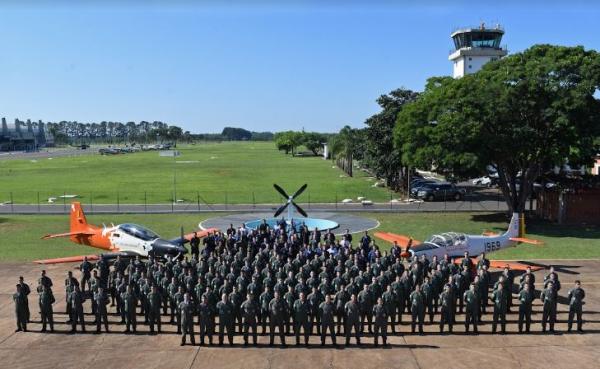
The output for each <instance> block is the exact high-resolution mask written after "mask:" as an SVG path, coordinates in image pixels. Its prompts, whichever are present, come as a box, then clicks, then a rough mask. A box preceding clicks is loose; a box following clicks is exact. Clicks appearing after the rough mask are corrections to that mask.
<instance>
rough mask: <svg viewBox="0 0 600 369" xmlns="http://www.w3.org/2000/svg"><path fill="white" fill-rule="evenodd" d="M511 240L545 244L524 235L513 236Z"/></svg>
mask: <svg viewBox="0 0 600 369" xmlns="http://www.w3.org/2000/svg"><path fill="white" fill-rule="evenodd" d="M510 240H511V241H515V242H522V243H528V244H530V245H543V244H544V243H543V242H542V241H539V240H534V239H531V238H524V237H512V238H511V239H510Z"/></svg>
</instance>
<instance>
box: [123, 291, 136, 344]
mask: <svg viewBox="0 0 600 369" xmlns="http://www.w3.org/2000/svg"><path fill="white" fill-rule="evenodd" d="M121 301H123V310H122V311H123V312H124V314H125V328H126V329H125V333H129V332H131V331H132V330H133V333H135V332H136V328H137V317H136V311H135V310H136V306H137V298H136V296H135V291H134V290H133V288H132V287H131V285H130V284H128V285H127V288H126V290H125V292H123V293H122V294H121Z"/></svg>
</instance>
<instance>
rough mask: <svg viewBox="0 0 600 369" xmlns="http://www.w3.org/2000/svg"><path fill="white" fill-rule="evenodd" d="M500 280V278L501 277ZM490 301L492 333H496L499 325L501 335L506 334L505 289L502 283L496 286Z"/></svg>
mask: <svg viewBox="0 0 600 369" xmlns="http://www.w3.org/2000/svg"><path fill="white" fill-rule="evenodd" d="M501 278H502V277H501ZM492 301H493V302H494V317H493V323H492V332H493V333H496V327H497V326H498V323H500V326H501V329H502V334H505V333H506V310H507V308H508V306H507V304H508V300H507V299H506V289H505V287H504V281H501V282H498V283H497V284H496V289H495V290H494V292H493V293H492Z"/></svg>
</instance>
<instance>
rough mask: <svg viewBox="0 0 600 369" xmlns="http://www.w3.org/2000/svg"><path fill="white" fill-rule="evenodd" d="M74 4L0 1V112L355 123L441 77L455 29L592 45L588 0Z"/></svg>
mask: <svg viewBox="0 0 600 369" xmlns="http://www.w3.org/2000/svg"><path fill="white" fill-rule="evenodd" d="M282 2H283V1H282ZM86 3H87V4H88V5H85V6H76V7H72V6H71V7H69V6H68V5H67V3H59V4H58V5H57V4H56V3H54V2H50V1H44V0H40V1H24V2H23V1H21V2H18V1H15V2H10V0H9V3H3V4H4V5H1V6H0V14H1V15H2V23H1V31H0V51H1V55H0V116H5V117H6V118H7V119H8V120H9V121H12V120H13V119H14V118H20V119H27V118H30V119H32V120H38V119H42V120H44V121H59V120H77V121H81V122H90V121H97V122H99V121H102V120H107V121H109V120H113V121H122V122H126V121H129V120H133V121H140V120H150V121H153V120H161V121H164V122H168V123H172V124H178V125H180V126H182V127H184V129H187V130H190V131H192V132H220V130H221V129H222V128H223V127H224V126H227V125H230V126H238V127H244V128H247V129H251V130H255V131H263V130H271V131H279V130H285V129H300V128H302V127H304V129H306V130H316V131H321V132H332V131H337V130H339V129H340V128H341V127H342V126H343V125H345V124H349V125H351V126H355V127H360V126H362V124H363V122H364V120H365V119H366V118H367V117H369V116H370V115H371V114H373V113H375V112H377V110H378V106H377V105H376V103H375V99H376V98H377V97H378V96H379V95H381V94H383V93H386V92H388V91H390V90H392V89H395V88H398V87H402V86H404V87H407V88H411V89H414V90H422V88H423V85H424V83H425V80H426V79H427V78H428V77H430V76H435V75H450V74H451V71H452V66H451V63H450V62H449V61H448V59H447V57H448V53H449V50H450V49H451V48H452V42H451V39H450V33H451V31H452V30H453V29H454V28H455V27H458V26H464V25H476V24H478V23H479V22H480V21H486V22H488V23H492V22H494V23H495V22H499V23H501V24H502V25H503V26H504V27H505V30H506V34H505V37H504V39H503V43H504V44H506V45H507V46H508V48H509V50H510V51H511V52H516V51H520V50H523V49H525V48H527V47H529V46H531V45H533V44H535V43H552V44H562V45H583V46H585V47H586V48H591V49H596V50H600V21H599V19H600V5H587V3H590V4H593V3H594V2H593V1H590V2H586V1H577V0H574V1H568V2H567V1H565V2H555V3H553V2H551V1H533V2H532V3H530V4H529V5H518V2H511V1H493V2H489V3H490V4H495V5H485V4H486V3H487V2H486V1H477V2H470V1H461V0H457V1H454V2H448V3H451V4H453V5H452V6H450V5H449V4H448V5H447V4H446V2H443V1H422V2H418V1H406V2H402V1H396V2H393V1H371V2H364V3H363V2H360V1H350V2H347V3H346V5H341V3H338V2H336V1H321V2H318V1H296V2H291V3H287V5H285V6H282V5H278V3H279V2H269V1H261V2H258V3H254V5H253V6H249V5H245V4H246V3H249V1H241V0H239V1H236V0H233V1H229V3H230V4H233V5H229V6H222V5H219V4H218V2H216V1H215V2H205V3H203V4H200V5H199V4H197V3H193V2H185V1H174V2H172V3H168V2H161V1H153V2H151V5H143V4H142V3H141V2H129V3H126V5H123V4H121V3H120V2H116V1H105V2H102V3H98V2H93V1H87V2H86ZM471 3H476V4H479V5H477V6H474V5H471ZM548 3H550V5H548ZM23 4H24V5H23ZM169 4H171V5H169ZM319 4H320V5H319ZM323 4H324V5H323ZM369 4H370V5H369ZM415 4H420V5H415ZM482 4H483V5H482ZM544 4H546V5H544ZM561 4H564V5H561Z"/></svg>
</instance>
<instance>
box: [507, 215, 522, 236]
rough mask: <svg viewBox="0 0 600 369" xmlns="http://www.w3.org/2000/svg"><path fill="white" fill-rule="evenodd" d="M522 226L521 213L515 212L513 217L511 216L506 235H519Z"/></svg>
mask: <svg viewBox="0 0 600 369" xmlns="http://www.w3.org/2000/svg"><path fill="white" fill-rule="evenodd" d="M520 227H521V221H520V214H519V213H513V215H512V218H510V223H509V225H508V230H507V231H506V233H505V235H506V236H508V237H519V235H520V232H519V230H520Z"/></svg>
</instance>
